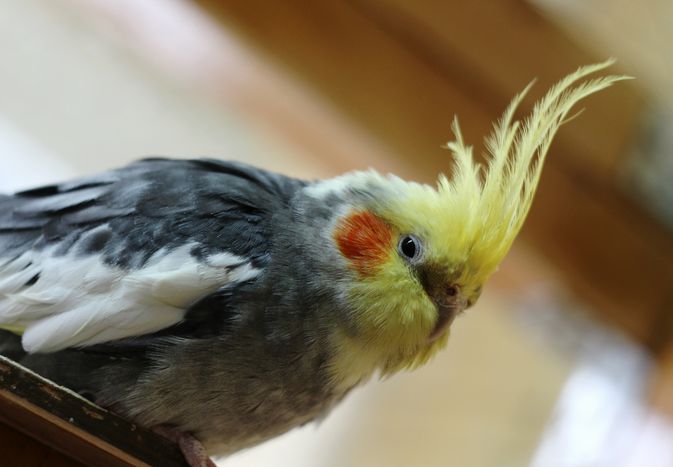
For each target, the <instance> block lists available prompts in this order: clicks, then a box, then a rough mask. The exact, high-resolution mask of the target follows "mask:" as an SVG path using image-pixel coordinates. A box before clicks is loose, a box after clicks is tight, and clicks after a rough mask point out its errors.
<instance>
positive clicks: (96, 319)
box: [0, 244, 260, 352]
mask: <svg viewBox="0 0 673 467" xmlns="http://www.w3.org/2000/svg"><path fill="white" fill-rule="evenodd" d="M193 246H194V245H191V244H190V245H184V246H182V247H180V248H177V249H174V250H172V251H170V252H166V251H164V250H160V251H158V252H157V253H155V254H154V255H153V256H152V257H151V258H150V259H149V261H148V262H147V263H146V264H145V265H144V266H143V268H142V269H138V270H133V271H125V270H123V269H120V268H115V267H112V266H108V265H106V264H104V263H103V262H102V261H101V259H100V257H99V256H85V257H78V256H76V255H71V254H68V255H65V256H53V254H52V252H53V250H45V251H39V252H35V251H28V252H26V253H24V254H23V255H21V256H20V257H18V258H15V259H9V260H8V259H4V258H0V326H2V325H8V326H12V327H24V328H25V332H24V334H23V340H22V342H23V347H24V348H25V349H26V351H28V352H54V351H57V350H61V349H64V348H67V347H75V346H87V345H93V344H99V343H102V342H107V341H111V340H115V339H122V338H125V337H132V336H139V335H142V334H147V333H151V332H156V331H158V330H160V329H163V328H166V327H168V326H172V325H174V324H176V323H178V322H180V321H181V320H182V318H183V317H184V314H185V311H186V308H187V307H189V305H191V304H192V303H194V302H195V301H196V300H198V299H199V298H201V297H203V296H204V295H206V294H208V293H212V292H214V291H215V290H217V289H218V288H220V287H222V286H223V285H225V284H228V283H232V282H242V281H246V280H249V279H252V278H254V277H255V276H257V275H258V274H259V272H260V270H259V269H256V268H254V267H253V266H252V265H251V264H250V262H249V261H247V260H246V259H245V258H241V257H239V256H236V255H233V254H229V253H219V254H216V255H212V256H210V257H208V258H206V260H205V261H203V262H198V261H197V260H196V259H195V258H194V257H192V255H191V254H190V251H191V249H192V248H193ZM33 282H34V283H33ZM27 283H32V285H29V286H27V285H26V284H27Z"/></svg>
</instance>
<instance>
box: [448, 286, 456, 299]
mask: <svg viewBox="0 0 673 467" xmlns="http://www.w3.org/2000/svg"><path fill="white" fill-rule="evenodd" d="M445 292H446V295H447V297H455V296H456V295H458V289H457V288H456V287H455V286H453V285H450V286H448V287H447V288H446V290H445Z"/></svg>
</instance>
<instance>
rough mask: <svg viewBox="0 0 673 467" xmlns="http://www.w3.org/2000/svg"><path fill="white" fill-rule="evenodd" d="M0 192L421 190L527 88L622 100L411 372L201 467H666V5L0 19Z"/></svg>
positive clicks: (553, 175) (539, 2)
mask: <svg viewBox="0 0 673 467" xmlns="http://www.w3.org/2000/svg"><path fill="white" fill-rule="evenodd" d="M0 12H1V13H0V58H1V59H0V163H1V164H2V169H1V170H0V191H3V192H9V191H13V190H16V189H20V188H26V187H29V186H33V185H35V184H38V183H47V182H51V181H57V180H60V179H63V178H66V177H70V176H74V175H80V174H87V173H93V172H97V171H100V170H103V169H107V168H112V167H115V166H118V165H121V164H124V163H126V162H129V161H131V160H133V159H137V158H139V157H141V156H146V155H158V154H161V155H168V156H174V157H195V156H210V157H220V158H226V159H237V160H242V161H246V162H249V163H253V164H257V165H259V166H262V167H265V168H269V169H273V170H277V171H281V172H283V173H286V174H289V175H295V176H300V177H308V178H319V177H326V176H331V175H335V174H338V173H341V172H343V171H346V170H352V169H359V168H367V167H373V168H376V169H377V170H379V171H383V172H387V171H390V172H395V173H397V174H398V175H401V176H403V177H404V178H408V179H416V180H421V181H426V182H432V181H433V180H434V179H435V178H436V176H437V174H438V173H439V172H441V171H444V172H447V173H449V172H450V167H451V165H450V158H449V154H448V152H447V151H445V150H443V149H441V147H440V146H441V145H442V144H443V143H444V142H446V141H447V140H448V139H449V138H450V132H449V124H450V121H451V119H452V117H453V115H454V114H456V115H459V116H460V118H461V122H462V126H463V128H464V132H465V135H466V138H467V140H468V141H469V142H471V143H472V144H475V145H476V146H477V147H479V144H480V142H481V138H482V137H483V135H485V134H486V133H487V132H488V130H489V129H490V125H491V122H492V121H494V120H495V119H496V118H497V117H498V116H499V114H500V113H501V112H502V110H503V109H504V107H505V106H506V105H507V103H508V101H509V99H510V98H511V97H512V96H513V95H514V94H515V93H516V92H518V91H519V90H521V89H522V88H523V87H524V86H525V85H526V84H527V83H528V82H529V81H530V80H531V79H532V78H537V79H538V81H537V84H536V86H535V88H534V90H533V92H531V93H530V97H529V98H528V99H527V100H526V102H525V105H524V110H526V109H529V108H530V105H531V103H532V102H533V101H534V99H536V98H538V97H540V96H541V94H542V93H543V92H544V91H545V89H546V88H547V87H548V86H549V85H550V84H551V83H553V82H554V81H556V80H557V79H559V78H560V77H562V76H563V75H565V74H567V73H569V72H571V71H573V70H574V69H576V68H577V67H578V66H580V65H582V64H587V63H590V62H594V61H599V60H603V59H605V58H607V57H615V58H617V59H618V60H619V62H618V64H617V66H616V67H615V70H616V71H617V72H622V73H627V74H630V75H633V76H636V77H637V80H635V81H631V82H627V83H620V84H619V85H617V86H616V87H614V88H611V89H610V90H609V91H606V92H603V93H601V94H600V95H597V96H593V97H591V98H590V99H588V100H587V101H586V104H585V105H586V111H585V112H584V113H583V114H582V115H581V116H580V117H579V118H577V119H575V120H574V121H572V122H570V123H569V124H567V125H566V126H565V127H564V128H563V129H562V130H561V132H560V134H559V135H558V137H557V139H556V141H555V142H554V145H553V147H552V150H551V154H550V157H549V159H548V164H547V167H546V168H545V171H544V173H543V177H542V181H541V186H540V189H539V195H538V197H537V199H536V201H535V203H534V206H533V209H532V212H531V214H530V216H529V219H528V221H527V224H526V226H525V228H524V232H523V233H522V235H521V236H520V238H519V239H518V240H517V242H516V244H515V246H514V248H513V250H512V252H511V253H510V255H509V256H508V258H507V260H506V261H505V263H504V264H503V266H502V267H501V269H500V271H499V272H498V273H497V274H496V275H495V276H494V277H493V279H492V281H491V282H490V283H489V286H488V287H487V289H486V292H485V293H484V295H483V298H482V299H481V300H480V302H479V303H478V304H477V306H476V307H475V308H474V309H473V310H471V311H470V312H469V313H468V314H467V315H466V316H464V317H462V318H461V319H460V320H458V321H457V322H456V323H455V324H454V325H453V333H452V338H451V341H450V343H449V346H448V349H447V350H446V351H444V352H443V353H442V354H441V355H440V356H439V357H437V358H436V359H435V360H434V361H433V362H432V363H431V364H429V365H428V366H427V367H425V368H423V369H420V370H418V371H416V372H415V373H412V374H403V375H398V376H395V377H393V378H391V379H389V380H388V381H384V382H372V384H369V385H367V386H366V387H364V388H362V389H359V390H357V391H355V392H354V393H353V394H352V395H351V396H350V397H349V398H348V399H347V400H346V402H345V403H344V404H343V405H342V406H341V407H339V408H338V409H337V410H336V411H335V412H334V413H333V414H331V415H330V416H329V417H327V419H326V420H324V421H323V422H321V423H320V425H319V426H318V427H317V428H316V425H310V426H307V427H303V428H301V429H299V430H295V431H293V432H291V433H289V434H287V435H285V436H283V437H281V438H279V439H277V440H274V441H271V442H268V443H266V444H264V445H262V446H260V447H258V448H255V449H251V450H249V451H247V452H243V453H240V454H237V455H234V456H232V457H230V458H228V459H226V460H223V461H222V465H224V466H257V465H260V466H275V465H283V466H285V465H292V466H300V467H301V466H306V467H309V466H325V467H328V466H330V467H332V466H410V465H423V466H448V465H454V466H468V467H469V466H525V465H529V466H535V467H547V466H550V467H557V466H558V467H564V466H620V467H621V466H672V465H673V422H672V421H671V418H669V417H671V416H673V339H672V338H673V314H672V311H673V231H672V230H671V229H672V228H673V182H672V180H673V156H672V149H673V131H672V130H673V91H672V90H673V69H672V68H673V52H672V51H671V48H670V44H671V43H672V42H673V33H672V32H671V31H672V29H671V28H670V25H671V22H672V21H673V3H671V2H670V1H668V0H640V1H635V0H534V1H530V2H525V1H517V0H500V1H498V2H493V1H487V0H476V1H475V0H473V1H468V0H464V1H446V0H444V1H439V0H437V1H434V0H428V1H424V2H405V1H403V0H342V1H332V0H327V1H322V2H307V1H304V2H302V1H298V0H297V1H291V0H287V1H275V2H264V1H261V0H250V1H247V2H236V1H229V0H225V1H214V0H197V1H187V0H116V1H106V0H53V1H50V2H47V1H40V0H24V1H22V2H14V1H10V0H0Z"/></svg>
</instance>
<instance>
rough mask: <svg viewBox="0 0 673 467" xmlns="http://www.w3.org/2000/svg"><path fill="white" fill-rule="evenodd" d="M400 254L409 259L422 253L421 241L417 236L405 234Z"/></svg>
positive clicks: (401, 240) (400, 246)
mask: <svg viewBox="0 0 673 467" xmlns="http://www.w3.org/2000/svg"><path fill="white" fill-rule="evenodd" d="M398 248H399V250H400V254H401V255H402V256H404V257H405V258H407V259H411V260H413V259H416V258H418V257H419V255H420V254H421V242H419V241H418V239H417V238H416V237H413V236H411V235H405V236H404V237H402V238H401V239H400V245H399V247H398Z"/></svg>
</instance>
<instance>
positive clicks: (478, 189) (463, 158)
mask: <svg viewBox="0 0 673 467" xmlns="http://www.w3.org/2000/svg"><path fill="white" fill-rule="evenodd" d="M613 63H614V60H612V59H611V60H607V61H605V62H603V63H598V64H594V65H588V66H584V67H581V68H579V69H578V70H577V71H575V72H574V73H572V74H570V75H568V76H567V77H565V78H563V79H562V80H561V81H559V82H558V83H557V84H556V85H554V86H553V87H552V88H551V89H550V90H549V91H548V92H547V94H546V95H545V96H544V97H543V98H542V99H541V100H540V101H538V102H537V103H536V104H535V106H534V108H533V111H532V112H531V114H530V115H529V116H528V117H527V118H526V119H525V120H523V122H520V121H514V120H513V118H514V113H515V111H516V109H517V108H518V106H519V104H520V103H521V101H522V100H523V98H524V97H525V95H526V94H527V92H528V91H529V90H530V88H531V87H532V85H533V83H534V82H531V83H530V84H528V86H526V88H525V89H524V90H523V91H522V92H520V93H519V94H518V95H517V96H516V97H514V99H513V100H512V102H511V103H510V104H509V106H508V107H507V109H506V110H505V112H504V113H503V115H502V117H501V118H500V120H499V121H498V122H497V123H496V124H495V125H494V128H493V131H492V133H491V134H490V135H489V136H488V137H487V138H486V139H485V147H486V158H487V161H488V162H487V167H486V168H482V167H481V166H480V165H479V164H476V163H475V162H474V159H473V156H472V147H470V146H467V145H466V144H465V143H464V141H463V136H462V133H461V131H460V126H459V124H458V120H457V119H454V121H453V125H452V128H453V133H454V137H455V140H454V141H452V142H449V143H448V144H447V145H446V147H447V148H448V149H449V150H450V151H451V152H452V154H453V158H454V163H455V165H454V171H453V177H452V179H451V181H448V180H447V179H446V178H445V177H440V179H439V181H438V191H439V193H440V195H445V196H442V197H443V198H446V202H447V203H449V204H450V209H451V211H453V212H452V214H458V213H457V212H456V207H457V206H461V208H460V214H463V215H464V217H462V216H461V217H462V220H463V222H464V224H463V227H464V239H465V240H466V241H469V242H470V243H471V245H472V247H471V250H472V251H471V256H473V257H474V255H476V256H477V258H478V259H477V258H474V259H477V261H474V262H473V264H477V265H479V268H478V269H479V270H480V271H479V272H480V273H481V274H479V275H482V274H483V275H488V274H490V273H492V272H493V271H494V270H495V268H496V267H497V265H498V263H500V261H501V260H502V259H503V257H504V256H505V254H506V253H507V251H508V250H509V248H510V246H511V244H512V242H513V241H514V238H515V237H516V235H517V234H518V232H519V230H520V229H521V226H522V224H523V222H524V220H525V218H526V215H527V214H528V211H529V209H530V206H531V204H532V201H533V197H534V195H535V190H536V188H537V185H538V182H539V179H540V173H541V171H542V166H543V164H544V160H545V157H546V155H547V151H548V149H549V146H550V145H551V142H552V139H553V138H554V135H555V134H556V132H557V131H558V129H559V127H560V126H561V125H563V123H565V122H567V121H568V120H570V118H569V117H568V115H569V113H570V111H571V109H572V108H573V106H574V105H575V104H576V103H577V102H578V101H580V100H582V99H584V98H585V97H587V96H589V95H591V94H593V93H595V92H598V91H600V90H602V89H605V88H607V87H608V86H610V85H612V84H613V83H615V82H617V81H621V80H624V79H629V77H627V76H604V77H599V78H593V79H588V80H585V81H583V82H579V81H580V80H582V79H583V78H585V77H587V76H588V75H590V74H592V73H595V72H597V71H600V70H602V69H604V68H606V67H608V66H610V65H612V64H613ZM571 118H572V117H571Z"/></svg>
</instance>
